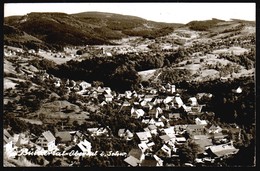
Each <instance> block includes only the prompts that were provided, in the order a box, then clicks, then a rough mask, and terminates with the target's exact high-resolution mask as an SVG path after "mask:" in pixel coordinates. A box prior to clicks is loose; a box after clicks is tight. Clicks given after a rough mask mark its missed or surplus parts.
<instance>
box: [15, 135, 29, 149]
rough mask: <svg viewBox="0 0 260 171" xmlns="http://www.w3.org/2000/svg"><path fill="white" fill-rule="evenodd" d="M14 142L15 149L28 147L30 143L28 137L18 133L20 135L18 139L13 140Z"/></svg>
mask: <svg viewBox="0 0 260 171" xmlns="http://www.w3.org/2000/svg"><path fill="white" fill-rule="evenodd" d="M14 139H16V138H15V137H14ZM14 142H16V143H15V145H16V146H17V147H21V146H23V145H28V144H29V142H30V140H29V137H28V136H26V135H25V134H23V133H20V134H19V135H18V138H17V139H16V140H14Z"/></svg>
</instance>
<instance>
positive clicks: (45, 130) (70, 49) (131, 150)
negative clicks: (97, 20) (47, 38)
mask: <svg viewBox="0 0 260 171" xmlns="http://www.w3.org/2000/svg"><path fill="white" fill-rule="evenodd" d="M221 24H222V25H223V27H224V28H225V29H223V30H222V32H221V29H220V28H221V27H222V25H221ZM228 25H231V26H232V29H231V26H230V27H228ZM216 27H217V29H218V31H217V32H216V31H215V32H210V33H208V32H203V31H194V30H192V29H189V28H188V27H184V26H183V27H180V28H176V29H175V30H174V32H173V33H171V34H167V35H165V36H161V37H159V38H155V39H151V38H142V37H140V36H135V37H134V36H132V37H129V38H124V39H120V40H113V41H114V43H115V42H116V43H118V44H119V45H86V46H66V47H64V48H63V50H51V49H49V50H47V49H41V48H38V49H33V48H32V49H23V48H21V47H15V46H11V45H4V59H3V63H4V92H3V93H4V99H3V101H4V116H3V122H4V128H3V136H4V137H3V141H4V142H3V144H4V147H3V148H4V165H5V166H7V167H9V166H11V167H14V166H18V167H21V166H36V167H42V166H51V167H57V166H62V167H67V166H74V167H88V166H100V167H111V166H112V167H113V166H116V167H156V166H159V167H162V166H170V167H180V166H181V167H198V166H218V167H219V166H233V165H235V166H236V165H237V163H236V161H235V160H238V161H240V160H239V159H240V158H239V157H237V156H241V155H243V154H244V153H245V151H247V150H246V148H247V147H248V148H250V147H251V146H252V142H254V140H255V137H254V136H255V132H254V126H255V125H254V123H243V122H246V121H245V118H247V117H252V118H251V120H254V117H253V116H251V115H247V112H248V113H250V114H251V113H253V114H254V102H252V103H251V101H250V102H244V101H247V100H248V99H245V98H246V97H247V98H248V97H251V95H252V94H254V92H253V89H254V86H252V85H253V83H252V80H253V81H254V79H252V77H254V69H255V67H254V65H255V64H254V59H253V58H254V57H255V56H254V55H255V47H254V46H255V42H254V41H255V35H254V34H255V32H254V29H253V28H255V26H254V27H253V26H252V24H248V23H247V22H243V21H237V20H234V21H230V22H220V24H219V25H217V26H216ZM240 35H242V36H240ZM180 50H181V51H180ZM172 54H174V55H175V56H174V55H172ZM124 55H125V56H124ZM128 55H129V56H128ZM246 55H248V58H243V59H244V60H241V61H239V60H238V59H236V58H235V57H241V56H246ZM136 56H137V57H136ZM138 56H142V57H144V59H147V61H142V59H140V60H139V58H138ZM147 56H148V57H154V56H155V58H156V59H158V60H155V61H149V60H150V59H148V57H147ZM172 56H174V59H173V58H172V61H171V58H170V57H172ZM232 57H234V58H232ZM110 58H111V59H112V60H111V61H112V62H114V61H113V60H114V58H117V59H118V61H120V62H122V61H123V62H125V63H131V62H129V61H131V60H132V61H134V62H132V63H131V66H130V64H129V65H128V64H127V65H125V64H124V65H123V66H119V67H118V68H116V69H115V70H114V71H113V73H112V74H111V75H106V74H107V73H106V71H107V70H106V68H103V69H102V68H101V69H100V68H98V69H97V70H94V69H93V70H91V69H89V71H87V74H86V76H89V75H91V74H93V73H94V72H96V71H99V72H100V73H101V74H104V78H106V77H108V78H106V79H107V80H106V81H104V82H102V80H101V79H99V78H101V77H99V76H96V75H94V76H92V77H90V76H89V79H88V78H87V77H86V79H81V78H82V77H84V76H85V75H84V74H85V73H84V72H85V71H84V72H83V70H84V69H86V70H88V67H89V68H91V67H96V64H98V63H100V66H103V63H105V64H104V66H108V67H111V68H112V69H114V63H113V65H112V64H111V65H110V63H109V62H111V61H106V60H109V59H110ZM166 58H167V60H166ZM241 58H242V57H241ZM159 59H163V60H162V61H160V60H159ZM87 60H88V61H87ZM92 60H93V61H95V62H96V63H95V62H93V63H91V62H92ZM103 60H104V61H103ZM128 60H129V61H128ZM85 61H87V62H85ZM100 61H101V62H100ZM140 61H141V62H140ZM80 62H82V63H84V62H85V63H84V64H82V65H81V63H80ZM88 62H89V63H88ZM123 62H122V63H123ZM138 62H139V63H138ZM142 62H143V63H142ZM149 62H150V63H151V65H150V66H149V64H150V63H149ZM152 62H154V63H152ZM160 62H162V64H161V65H159V64H158V63H160ZM108 63H109V64H108ZM147 63H148V64H147ZM141 64H147V67H146V69H145V70H138V72H136V73H137V74H136V75H135V73H134V74H133V72H132V70H133V69H132V68H135V69H136V68H137V69H138V68H142V66H140V65H141ZM152 64H153V65H152ZM157 65H158V66H157ZM57 66H58V67H57ZM81 66H84V67H85V68H84V69H81V68H80V67H81ZM154 66H155V67H154ZM68 68H71V70H69V69H68ZM129 68H130V69H129ZM173 68H174V69H176V71H175V70H174V69H173ZM95 69H96V68H95ZM137 69H136V71H137ZM171 69H173V72H171ZM102 70H104V71H102ZM129 70H131V71H129ZM182 70H185V72H184V74H183V73H182ZM186 70H187V71H186ZM69 72H71V73H69ZM81 72H82V75H81V74H80V73H81ZM176 72H178V75H177V76H172V75H174V73H176ZM67 73H69V74H67ZM129 73H130V74H129ZM70 74H71V75H70ZM73 74H74V75H73ZM88 74H89V75H88ZM109 74H110V73H109ZM124 74H125V75H124ZM171 74H172V75H171ZM66 76H68V77H67V78H66ZM73 76H75V79H73ZM179 77H180V78H179ZM96 78H97V79H96ZM95 79H96V80H95ZM123 79H125V80H123ZM131 79H132V80H131ZM137 79H138V81H136V80H137ZM182 79H183V80H182ZM111 80H112V81H111ZM133 80H134V81H133ZM207 86H208V87H207ZM222 95H223V96H222ZM250 100H254V99H253V98H252V99H250ZM236 103H237V104H236ZM215 105H216V106H215ZM241 106H242V107H241ZM240 107H241V108H242V109H243V111H242V112H240V111H239V109H240ZM252 108H253V109H252ZM221 112H223V113H222V114H221ZM239 112H240V113H239ZM227 113H229V114H230V115H229V116H224V114H225V115H226V114H227ZM231 113H232V114H231ZM225 118H227V119H226V120H225ZM251 120H250V119H249V120H247V121H248V122H250V121H251ZM236 121H237V123H236ZM253 122H254V121H253ZM250 124H251V125H250ZM242 152H243V153H242ZM248 152H251V151H250V150H248ZM252 155H254V153H253V154H252Z"/></svg>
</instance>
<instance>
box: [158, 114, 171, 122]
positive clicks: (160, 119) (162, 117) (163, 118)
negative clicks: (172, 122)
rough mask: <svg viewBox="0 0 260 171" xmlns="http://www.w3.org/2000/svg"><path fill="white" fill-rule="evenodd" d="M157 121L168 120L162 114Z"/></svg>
mask: <svg viewBox="0 0 260 171" xmlns="http://www.w3.org/2000/svg"><path fill="white" fill-rule="evenodd" d="M158 121H159V122H168V121H169V119H167V118H166V117H165V116H164V115H162V116H161V117H160V118H159V119H158Z"/></svg>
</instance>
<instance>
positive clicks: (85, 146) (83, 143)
mask: <svg viewBox="0 0 260 171" xmlns="http://www.w3.org/2000/svg"><path fill="white" fill-rule="evenodd" d="M77 146H78V147H79V148H80V149H81V150H82V152H86V151H88V148H89V147H90V148H91V143H90V142H89V141H87V140H84V141H80V142H79V143H78V144H77Z"/></svg>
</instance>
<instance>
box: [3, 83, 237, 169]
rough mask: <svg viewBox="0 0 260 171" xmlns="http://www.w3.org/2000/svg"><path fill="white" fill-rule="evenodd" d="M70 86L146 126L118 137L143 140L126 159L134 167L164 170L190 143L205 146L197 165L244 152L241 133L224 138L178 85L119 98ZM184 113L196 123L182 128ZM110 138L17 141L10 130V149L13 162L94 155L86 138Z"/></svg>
mask: <svg viewBox="0 0 260 171" xmlns="http://www.w3.org/2000/svg"><path fill="white" fill-rule="evenodd" d="M60 84H63V82H62V81H61V80H59V79H57V82H55V83H54V86H55V87H59V86H60ZM65 84H66V86H68V88H69V89H70V90H71V89H73V90H76V91H77V93H78V94H79V95H82V96H85V97H89V98H96V99H98V102H99V105H100V106H101V107H102V106H103V107H105V106H106V105H109V104H113V105H118V106H120V107H121V108H120V110H126V111H128V112H129V116H131V117H132V118H135V119H137V120H139V121H140V122H142V123H144V124H145V125H146V127H144V128H143V131H140V132H132V130H130V129H128V128H124V127H123V126H122V128H121V129H119V130H118V135H117V136H118V137H120V138H122V139H125V140H127V141H131V140H133V138H134V137H136V138H138V139H139V144H138V145H137V146H136V147H133V148H132V149H131V150H130V151H129V152H128V155H127V157H126V158H125V159H124V161H125V162H126V164H127V165H129V166H163V165H164V160H165V159H167V158H174V157H178V145H179V144H183V143H187V140H188V139H191V140H192V141H194V142H195V143H196V144H198V145H199V147H200V151H199V154H200V155H198V156H199V157H198V158H197V159H196V160H195V163H206V162H211V163H212V162H214V160H215V159H216V158H223V157H227V156H229V155H233V154H236V153H237V152H238V149H236V148H235V147H234V146H233V141H237V140H238V139H240V132H241V130H240V128H238V127H237V128H232V130H228V131H229V132H231V135H232V137H230V136H229V135H227V134H223V129H222V128H221V127H220V126H218V125H214V124H211V123H210V122H209V121H207V120H202V119H200V115H201V113H202V112H201V110H202V107H203V106H204V105H200V104H199V103H198V101H197V98H196V97H190V98H189V99H188V101H187V102H186V103H184V101H183V100H182V98H181V95H180V94H179V93H178V90H177V89H176V87H175V85H171V84H166V85H161V86H159V87H157V88H151V87H149V88H144V87H142V88H141V90H140V92H138V93H137V92H136V91H125V93H123V94H118V93H115V92H113V91H112V90H111V89H110V88H109V87H92V86H91V84H89V83H87V82H84V81H83V82H79V83H77V82H75V81H73V80H67V81H66V83H65ZM159 93H164V95H159ZM184 114H186V115H191V116H193V117H192V118H193V119H194V123H193V124H183V125H176V124H175V121H177V120H179V119H181V118H182V117H183V115H184ZM226 132H227V131H226ZM110 134H111V131H110V128H109V127H99V128H98V127H97V128H88V129H87V130H86V131H85V132H79V131H64V130H62V131H58V130H56V131H55V132H54V133H52V132H50V131H45V132H43V133H42V134H41V136H39V137H36V136H33V135H28V134H27V135H26V134H24V133H20V134H15V135H13V136H11V135H10V133H8V130H6V129H5V130H4V150H5V153H6V154H8V156H9V157H14V155H13V154H15V153H14V152H15V151H18V150H19V149H21V148H32V147H34V148H35V147H36V148H37V149H42V150H47V151H53V150H61V149H63V150H65V151H67V152H69V151H71V150H78V151H80V152H84V153H91V143H90V142H89V141H88V140H87V136H86V135H88V136H89V135H90V136H93V137H95V136H103V137H108V136H110ZM187 135H188V136H187ZM155 137H158V138H159V139H160V141H161V144H162V146H161V147H160V149H159V150H156V151H154V148H153V147H154V146H155V145H156V143H155V142H154V138H155Z"/></svg>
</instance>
